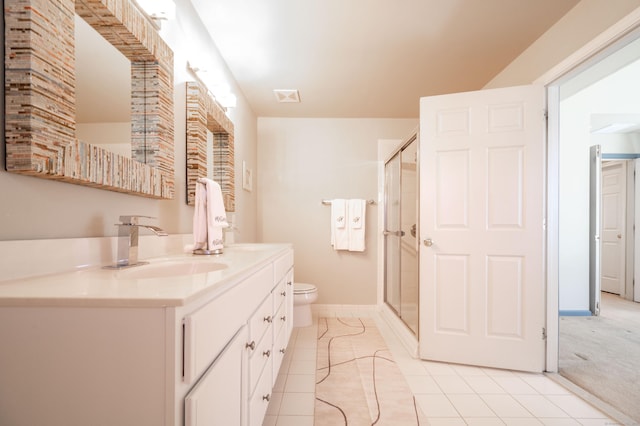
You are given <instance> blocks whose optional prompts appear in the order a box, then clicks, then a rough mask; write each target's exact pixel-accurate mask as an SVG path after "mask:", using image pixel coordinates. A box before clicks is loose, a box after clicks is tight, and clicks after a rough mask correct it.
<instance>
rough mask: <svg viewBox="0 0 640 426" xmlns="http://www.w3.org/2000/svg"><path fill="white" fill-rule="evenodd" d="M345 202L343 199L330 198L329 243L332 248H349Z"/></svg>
mask: <svg viewBox="0 0 640 426" xmlns="http://www.w3.org/2000/svg"><path fill="white" fill-rule="evenodd" d="M347 219H348V212H347V202H346V200H343V199H335V200H331V245H332V246H333V249H334V250H348V249H349V227H348V226H347V225H346V223H347Z"/></svg>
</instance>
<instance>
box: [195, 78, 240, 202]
mask: <svg viewBox="0 0 640 426" xmlns="http://www.w3.org/2000/svg"><path fill="white" fill-rule="evenodd" d="M186 86H187V87H186V89H187V90H186V92H187V123H186V127H187V204H188V205H195V192H196V181H197V180H198V178H201V177H208V178H210V179H213V180H214V181H216V182H218V183H219V184H220V187H221V189H222V195H223V199H224V207H225V210H226V211H228V212H233V211H235V208H236V206H235V171H234V165H235V161H234V135H233V130H234V129H233V123H232V122H231V120H230V119H229V117H227V115H226V114H225V111H224V109H222V107H221V106H220V105H218V103H216V101H215V100H214V99H213V97H212V96H211V95H210V94H209V92H208V90H207V89H206V87H205V86H203V85H202V84H200V83H198V82H187V83H186Z"/></svg>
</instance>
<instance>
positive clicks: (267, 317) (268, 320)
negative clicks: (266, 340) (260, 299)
mask: <svg viewBox="0 0 640 426" xmlns="http://www.w3.org/2000/svg"><path fill="white" fill-rule="evenodd" d="M263 320H264V322H271V321H273V318H271V315H269V316H266V317H264V318H263Z"/></svg>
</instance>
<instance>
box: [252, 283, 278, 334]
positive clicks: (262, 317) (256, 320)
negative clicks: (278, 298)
mask: <svg viewBox="0 0 640 426" xmlns="http://www.w3.org/2000/svg"><path fill="white" fill-rule="evenodd" d="M272 322H273V302H272V295H271V293H269V296H267V297H266V298H265V300H264V302H262V305H260V307H259V308H258V309H257V310H256V312H255V313H254V314H253V315H252V316H251V319H250V320H249V341H254V342H256V344H257V343H258V342H259V341H260V340H262V336H264V333H265V332H266V331H267V330H268V329H269V326H271V323H272Z"/></svg>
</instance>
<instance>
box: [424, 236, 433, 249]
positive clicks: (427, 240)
mask: <svg viewBox="0 0 640 426" xmlns="http://www.w3.org/2000/svg"><path fill="white" fill-rule="evenodd" d="M423 242H424V245H425V246H427V247H431V246H432V245H433V240H432V239H431V238H426V239H425V240H424V241H423Z"/></svg>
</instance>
